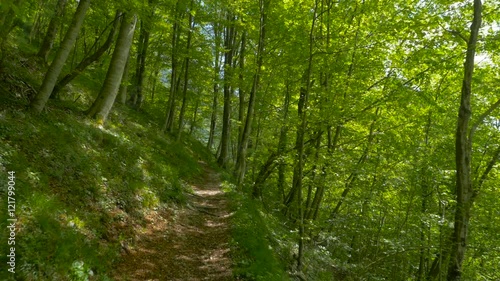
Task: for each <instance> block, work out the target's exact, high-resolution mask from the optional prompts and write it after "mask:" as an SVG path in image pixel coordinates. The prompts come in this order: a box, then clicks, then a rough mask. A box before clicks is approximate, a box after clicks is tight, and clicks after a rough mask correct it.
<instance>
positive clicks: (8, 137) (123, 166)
mask: <svg viewBox="0 0 500 281" xmlns="http://www.w3.org/2000/svg"><path fill="white" fill-rule="evenodd" d="M3 100H6V101H8V103H4V104H0V108H2V109H3V110H0V114H1V115H0V185H1V189H0V195H1V196H0V198H2V199H1V202H0V206H2V209H4V208H6V206H7V202H6V201H5V198H6V196H5V195H6V187H7V184H6V183H7V171H15V172H16V195H15V196H16V201H17V204H16V216H17V218H18V220H19V221H18V227H19V231H18V233H17V236H16V253H17V257H16V278H18V279H19V280H86V278H89V277H90V276H93V277H92V280H106V278H108V276H107V272H109V270H110V268H111V267H112V265H113V262H115V261H116V259H117V258H118V253H119V245H120V241H121V240H123V239H127V238H128V237H129V236H131V235H132V233H131V225H130V222H132V221H134V222H142V221H143V212H144V211H145V210H147V209H151V208H157V207H160V206H165V205H167V204H173V203H175V204H182V203H183V202H184V201H185V195H184V192H185V191H186V189H187V187H185V184H184V183H183V182H185V181H186V180H188V179H190V178H194V177H198V176H199V175H200V174H201V172H202V169H201V167H200V165H199V163H198V159H201V160H204V161H206V162H209V163H210V162H213V160H212V159H211V158H213V157H211V155H210V153H209V152H207V151H205V150H204V147H203V146H202V145H201V144H199V143H198V142H197V141H195V140H191V139H187V140H186V141H185V142H184V143H178V142H175V141H174V140H172V139H171V138H169V137H168V136H165V135H164V134H162V133H160V132H159V131H158V129H157V128H158V126H157V125H156V124H154V123H152V122H150V120H151V118H150V117H149V116H147V115H145V114H143V113H137V112H135V111H133V110H129V109H127V108H125V107H123V108H121V109H119V110H115V111H114V112H113V114H112V116H111V118H110V120H109V122H108V123H107V124H106V125H105V126H104V127H102V126H98V125H96V124H95V123H94V122H92V121H91V120H89V119H87V118H85V117H84V116H83V115H82V114H81V113H78V111H76V110H78V108H77V107H76V106H74V108H71V104H72V103H70V104H69V105H70V106H67V105H65V104H64V102H59V103H62V104H57V103H52V104H51V106H50V108H49V110H48V112H46V113H44V114H42V115H39V116H33V115H31V114H28V113H26V112H24V111H23V106H24V104H23V103H22V102H18V103H16V102H15V101H16V99H14V98H11V99H3ZM61 108H65V109H61ZM6 223H7V214H6V212H0V227H1V228H2V229H5V228H6ZM0 233H1V234H0V241H7V236H6V235H7V232H6V231H2V232H0ZM0 252H2V253H6V252H7V245H6V243H2V244H1V245H0ZM6 262H7V260H6V256H5V255H2V256H1V257H0V263H2V264H5V263H6ZM5 274H7V272H6V271H5V270H2V271H1V272H0V280H8V278H11V277H12V276H11V275H7V276H6V275H5ZM9 276H10V277H9Z"/></svg>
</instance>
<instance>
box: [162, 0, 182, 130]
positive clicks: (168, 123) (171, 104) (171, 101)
mask: <svg viewBox="0 0 500 281" xmlns="http://www.w3.org/2000/svg"><path fill="white" fill-rule="evenodd" d="M179 5H180V0H177V3H176V4H175V11H174V14H175V17H174V24H173V27H172V54H171V58H172V70H171V73H170V93H169V96H168V107H167V117H166V120H165V123H164V124H163V128H162V131H164V132H171V131H172V128H173V124H174V116H175V115H174V114H175V99H176V94H177V93H176V90H177V86H176V82H177V79H178V78H177V76H178V74H177V71H178V70H177V63H178V59H177V44H178V39H179V36H180V30H179V20H180V19H179V18H180V16H179V14H180V11H179V10H180V7H179Z"/></svg>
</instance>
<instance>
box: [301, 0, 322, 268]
mask: <svg viewBox="0 0 500 281" xmlns="http://www.w3.org/2000/svg"><path fill="white" fill-rule="evenodd" d="M317 9H318V0H316V1H315V3H314V11H313V19H312V23H311V30H310V31H309V58H308V66H307V70H306V73H305V75H304V83H305V87H304V90H303V91H301V97H300V100H299V118H300V124H299V126H298V128H297V158H298V159H297V160H296V161H297V164H296V167H297V174H296V181H297V183H296V189H297V205H298V211H299V243H298V244H299V245H298V246H299V251H298V255H297V270H298V271H299V272H300V271H301V270H302V256H303V252H304V212H303V210H302V178H303V176H304V162H305V159H304V135H305V132H306V128H307V111H308V102H309V92H310V89H311V74H312V63H313V62H312V60H313V45H314V28H315V24H316V16H317V12H318V11H317Z"/></svg>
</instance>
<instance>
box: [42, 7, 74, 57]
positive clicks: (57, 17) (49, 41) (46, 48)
mask: <svg viewBox="0 0 500 281" xmlns="http://www.w3.org/2000/svg"><path fill="white" fill-rule="evenodd" d="M67 2H68V1H67V0H58V1H57V5H56V11H55V13H54V15H53V16H52V18H51V19H50V23H49V27H48V28H47V33H46V35H45V37H44V38H43V42H42V45H41V46H40V50H39V51H38V54H37V55H38V56H39V57H41V58H43V60H44V61H47V58H48V56H49V52H50V50H52V45H53V44H54V40H55V39H56V36H57V31H58V28H59V25H60V24H61V20H62V14H63V13H64V9H65V7H66V3H67Z"/></svg>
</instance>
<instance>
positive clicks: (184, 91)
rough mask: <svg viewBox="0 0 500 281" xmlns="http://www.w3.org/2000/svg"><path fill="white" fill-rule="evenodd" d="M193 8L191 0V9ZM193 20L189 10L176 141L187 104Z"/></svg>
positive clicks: (182, 124) (182, 126)
mask: <svg viewBox="0 0 500 281" xmlns="http://www.w3.org/2000/svg"><path fill="white" fill-rule="evenodd" d="M192 8H193V0H191V9H192ZM194 25H195V23H194V20H193V11H189V31H188V37H187V44H186V53H187V54H186V59H185V61H184V64H185V66H186V69H185V71H184V88H183V89H182V105H181V111H180V113H179V131H178V132H177V141H180V139H181V135H182V129H183V128H184V114H185V112H186V104H187V88H188V82H189V56H190V55H191V54H190V49H191V37H192V34H193V28H194Z"/></svg>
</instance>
